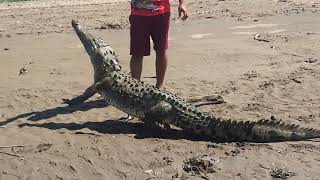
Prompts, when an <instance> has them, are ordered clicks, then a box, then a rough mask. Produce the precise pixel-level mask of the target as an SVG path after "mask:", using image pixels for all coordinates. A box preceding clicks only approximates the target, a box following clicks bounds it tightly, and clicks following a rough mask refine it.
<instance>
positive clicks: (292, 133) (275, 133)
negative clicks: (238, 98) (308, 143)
mask: <svg viewBox="0 0 320 180" xmlns="http://www.w3.org/2000/svg"><path fill="white" fill-rule="evenodd" d="M208 130H209V132H211V133H210V134H211V136H212V137H213V140H214V141H228V142H229V141H238V142H243V141H247V142H260V143H261V142H281V141H301V140H307V139H314V138H320V130H317V129H313V128H303V127H300V126H299V125H295V124H285V123H282V122H279V121H273V120H259V121H234V120H222V119H219V118H211V120H210V121H209V124H208Z"/></svg>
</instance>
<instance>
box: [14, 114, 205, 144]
mask: <svg viewBox="0 0 320 180" xmlns="http://www.w3.org/2000/svg"><path fill="white" fill-rule="evenodd" d="M121 119H124V118H121ZM121 119H119V120H106V121H103V122H85V123H82V124H80V123H56V122H49V123H42V124H32V123H23V124H19V125H18V127H20V128H23V127H39V128H46V129H50V130H59V129H67V130H70V131H73V132H74V134H91V135H98V134H97V133H94V132H93V133H87V132H86V133H84V132H83V131H81V130H82V129H85V128H87V129H90V130H92V131H96V132H98V133H101V134H135V138H136V139H143V138H161V139H174V140H178V139H187V140H193V141H209V139H208V137H200V136H194V135H192V134H190V133H187V132H186V131H183V130H179V129H169V130H165V129H162V128H160V127H149V126H145V125H144V123H143V122H136V121H135V122H133V121H123V120H121Z"/></svg>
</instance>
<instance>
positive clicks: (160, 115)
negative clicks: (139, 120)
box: [143, 101, 172, 129]
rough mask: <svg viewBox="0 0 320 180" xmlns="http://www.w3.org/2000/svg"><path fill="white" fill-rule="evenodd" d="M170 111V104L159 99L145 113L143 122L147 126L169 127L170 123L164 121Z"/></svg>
mask: <svg viewBox="0 0 320 180" xmlns="http://www.w3.org/2000/svg"><path fill="white" fill-rule="evenodd" d="M171 112H172V105H171V104H169V103H167V102H165V101H160V102H158V103H157V104H155V105H154V106H152V107H151V108H150V109H149V110H148V111H147V112H146V113H145V118H144V120H143V122H144V123H145V124H146V125H147V126H149V127H155V126H158V127H159V126H161V125H160V124H162V125H163V126H164V129H170V125H169V123H168V122H166V119H168V118H169V116H170V114H171Z"/></svg>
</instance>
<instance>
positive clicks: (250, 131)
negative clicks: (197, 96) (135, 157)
mask: <svg viewBox="0 0 320 180" xmlns="http://www.w3.org/2000/svg"><path fill="white" fill-rule="evenodd" d="M72 26H73V28H74V30H75V31H76V33H77V35H78V36H79V38H80V40H81V42H82V43H83V45H84V47H85V49H86V51H87V53H88V55H89V56H90V59H91V62H92V65H93V68H94V84H93V85H92V86H90V87H89V88H88V89H87V90H86V91H85V92H84V93H83V94H82V95H80V96H78V97H76V98H74V99H72V100H65V101H66V103H68V104H77V103H80V102H83V101H85V100H86V99H88V98H89V97H91V96H92V95H93V94H95V93H96V92H98V93H99V94H101V96H102V97H103V98H104V99H105V100H106V101H107V103H108V104H110V105H112V106H114V107H116V108H118V109H119V110H122V111H124V112H125V113H128V114H130V115H132V116H135V117H137V118H140V119H141V120H143V121H144V122H145V123H151V124H153V123H155V122H157V123H161V124H164V125H168V124H171V125H174V126H176V127H179V128H182V129H184V130H188V131H189V132H192V133H195V134H197V135H203V136H206V137H209V138H210V139H211V140H213V141H227V142H231V141H248V142H279V141H297V140H306V139H312V138H319V137H320V131H319V130H316V129H311V128H302V127H299V126H298V125H289V124H284V123H280V122H275V121H271V120H259V121H256V122H249V121H246V122H243V121H235V120H225V119H222V118H216V117H215V116H213V115H211V114H209V113H206V112H202V111H201V110H199V109H197V108H196V107H195V106H194V105H192V104H191V103H188V102H186V101H184V100H182V99H180V98H179V97H177V96H176V95H174V94H172V93H170V92H167V91H165V90H162V89H158V88H156V87H154V86H151V85H148V84H144V83H143V82H140V81H137V80H134V79H132V78H131V77H130V76H128V75H127V74H125V73H123V72H122V71H121V67H120V65H119V63H118V60H117V57H116V55H115V52H114V50H113V49H112V48H111V47H110V46H109V45H107V44H106V43H105V42H104V41H103V40H101V39H97V38H96V37H94V36H93V35H92V34H90V33H86V32H84V31H83V30H82V28H81V26H80V25H79V23H78V22H77V21H75V20H73V21H72Z"/></svg>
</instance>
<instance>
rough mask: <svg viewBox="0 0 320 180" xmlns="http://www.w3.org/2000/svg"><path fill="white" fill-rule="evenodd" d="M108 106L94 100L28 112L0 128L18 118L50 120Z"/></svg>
mask: <svg viewBox="0 0 320 180" xmlns="http://www.w3.org/2000/svg"><path fill="white" fill-rule="evenodd" d="M107 106H108V104H106V103H105V101H104V100H96V101H89V102H84V103H81V104H79V105H75V106H64V107H55V108H52V109H47V110H44V111H34V112H29V113H24V114H20V115H17V116H15V117H12V118H9V119H7V120H5V121H2V122H0V126H5V125H7V124H9V123H11V122H14V121H16V120H17V119H20V118H27V117H28V118H27V120H29V121H40V120H44V119H50V118H52V117H55V116H57V115H59V114H71V113H73V112H76V111H88V110H90V109H94V108H105V107H107Z"/></svg>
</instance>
